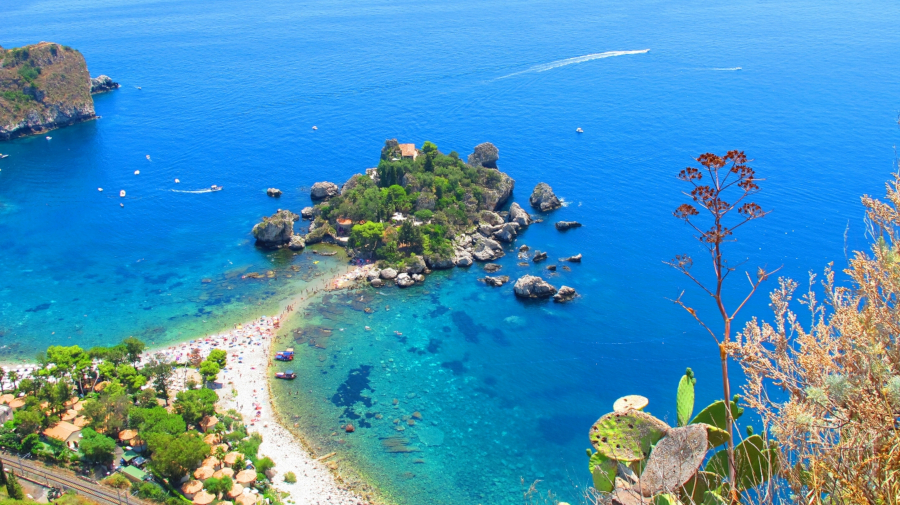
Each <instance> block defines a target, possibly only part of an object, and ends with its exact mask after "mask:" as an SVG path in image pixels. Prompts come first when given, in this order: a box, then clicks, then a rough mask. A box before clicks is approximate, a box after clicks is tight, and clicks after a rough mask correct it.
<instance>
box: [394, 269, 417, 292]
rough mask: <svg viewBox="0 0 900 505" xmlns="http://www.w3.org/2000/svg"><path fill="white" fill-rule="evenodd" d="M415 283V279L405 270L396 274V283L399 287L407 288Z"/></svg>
mask: <svg viewBox="0 0 900 505" xmlns="http://www.w3.org/2000/svg"><path fill="white" fill-rule="evenodd" d="M415 283H416V281H415V280H414V279H413V278H412V277H410V276H409V274H407V273H405V272H404V273H402V274H400V275H398V276H397V285H398V286H400V287H401V288H408V287H410V286H412V285H413V284H415Z"/></svg>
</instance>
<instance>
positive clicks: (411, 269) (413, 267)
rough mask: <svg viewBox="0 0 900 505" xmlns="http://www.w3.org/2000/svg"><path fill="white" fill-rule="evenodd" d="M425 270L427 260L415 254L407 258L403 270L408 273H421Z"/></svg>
mask: <svg viewBox="0 0 900 505" xmlns="http://www.w3.org/2000/svg"><path fill="white" fill-rule="evenodd" d="M424 271H425V260H424V259H422V257H421V256H418V255H416V254H413V255H412V256H410V257H409V259H407V260H406V266H405V267H403V272H404V273H407V274H410V275H412V274H420V273H422V272H424Z"/></svg>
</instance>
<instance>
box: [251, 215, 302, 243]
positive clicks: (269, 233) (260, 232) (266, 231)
mask: <svg viewBox="0 0 900 505" xmlns="http://www.w3.org/2000/svg"><path fill="white" fill-rule="evenodd" d="M298 219H300V216H298V215H297V214H294V213H293V212H291V211H289V210H280V211H278V212H276V213H274V214H272V216H271V217H264V218H263V220H262V222H260V223H258V224H257V225H256V226H254V227H253V232H252V233H253V236H254V237H256V243H257V245H261V246H263V247H281V246H283V245H284V244H287V243H289V242H290V241H291V237H293V236H294V221H296V220H298Z"/></svg>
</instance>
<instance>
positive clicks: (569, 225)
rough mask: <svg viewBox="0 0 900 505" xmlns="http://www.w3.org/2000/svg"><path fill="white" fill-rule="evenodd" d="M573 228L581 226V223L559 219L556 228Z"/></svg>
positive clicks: (564, 229)
mask: <svg viewBox="0 0 900 505" xmlns="http://www.w3.org/2000/svg"><path fill="white" fill-rule="evenodd" d="M572 228H581V223H579V222H578V221H557V222H556V229H557V230H559V231H566V230H571V229H572Z"/></svg>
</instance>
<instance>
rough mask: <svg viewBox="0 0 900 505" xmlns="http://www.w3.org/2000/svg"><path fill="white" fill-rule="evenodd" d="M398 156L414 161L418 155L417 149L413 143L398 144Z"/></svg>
mask: <svg viewBox="0 0 900 505" xmlns="http://www.w3.org/2000/svg"><path fill="white" fill-rule="evenodd" d="M399 147H400V156H402V157H403V158H406V159H410V160H413V161H415V160H416V158H418V157H419V151H417V150H416V145H415V144H400V146H399Z"/></svg>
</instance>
